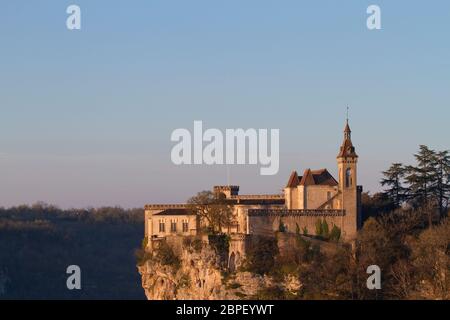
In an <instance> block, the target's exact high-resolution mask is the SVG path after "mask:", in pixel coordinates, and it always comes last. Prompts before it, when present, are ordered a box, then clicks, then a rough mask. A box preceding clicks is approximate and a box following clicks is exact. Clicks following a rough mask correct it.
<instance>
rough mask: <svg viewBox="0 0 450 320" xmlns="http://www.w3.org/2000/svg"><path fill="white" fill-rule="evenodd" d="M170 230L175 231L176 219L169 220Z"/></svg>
mask: <svg viewBox="0 0 450 320" xmlns="http://www.w3.org/2000/svg"><path fill="white" fill-rule="evenodd" d="M170 232H177V221H176V220H172V221H171V222H170Z"/></svg>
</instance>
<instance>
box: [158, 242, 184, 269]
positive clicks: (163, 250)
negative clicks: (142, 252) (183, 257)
mask: <svg viewBox="0 0 450 320" xmlns="http://www.w3.org/2000/svg"><path fill="white" fill-rule="evenodd" d="M155 259H156V261H158V262H159V263H161V264H162V265H164V266H171V267H173V268H174V269H178V268H179V267H180V264H181V262H180V259H179V258H178V256H177V255H176V254H175V253H174V252H173V249H172V247H171V246H170V245H169V244H168V243H167V242H165V241H162V242H161V244H160V245H159V246H158V248H157V249H156V254H155Z"/></svg>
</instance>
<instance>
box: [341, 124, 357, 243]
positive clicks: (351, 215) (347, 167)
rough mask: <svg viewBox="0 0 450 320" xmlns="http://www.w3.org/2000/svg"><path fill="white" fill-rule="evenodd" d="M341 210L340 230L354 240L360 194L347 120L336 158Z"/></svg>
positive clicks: (355, 160) (355, 161)
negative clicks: (342, 218) (342, 212)
mask: <svg viewBox="0 0 450 320" xmlns="http://www.w3.org/2000/svg"><path fill="white" fill-rule="evenodd" d="M337 163H338V169H339V191H340V192H341V209H343V210H345V217H344V221H343V227H344V229H343V230H342V232H343V235H344V237H345V238H346V239H349V240H350V239H354V238H355V237H356V232H357V230H358V228H359V224H360V220H361V219H360V211H361V210H360V203H359V202H360V192H361V188H360V187H358V185H357V182H358V170H357V164H358V155H357V154H356V152H355V147H354V146H353V143H352V131H351V130H350V126H349V124H348V118H347V122H346V125H345V129H344V141H343V142H342V145H341V148H340V151H339V154H338V156H337Z"/></svg>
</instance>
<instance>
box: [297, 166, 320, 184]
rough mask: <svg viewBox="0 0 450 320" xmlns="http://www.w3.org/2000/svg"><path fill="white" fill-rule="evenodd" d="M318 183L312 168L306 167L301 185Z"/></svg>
mask: <svg viewBox="0 0 450 320" xmlns="http://www.w3.org/2000/svg"><path fill="white" fill-rule="evenodd" d="M314 184H316V182H315V180H314V177H313V174H312V171H311V169H306V170H305V172H304V173H303V177H302V180H301V181H300V185H301V186H310V185H314Z"/></svg>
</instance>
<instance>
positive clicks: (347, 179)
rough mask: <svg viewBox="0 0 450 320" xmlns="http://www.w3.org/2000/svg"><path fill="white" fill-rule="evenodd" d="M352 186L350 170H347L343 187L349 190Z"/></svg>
mask: <svg viewBox="0 0 450 320" xmlns="http://www.w3.org/2000/svg"><path fill="white" fill-rule="evenodd" d="M351 186H352V169H350V168H348V169H347V170H346V171H345V187H346V188H350V187H351Z"/></svg>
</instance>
